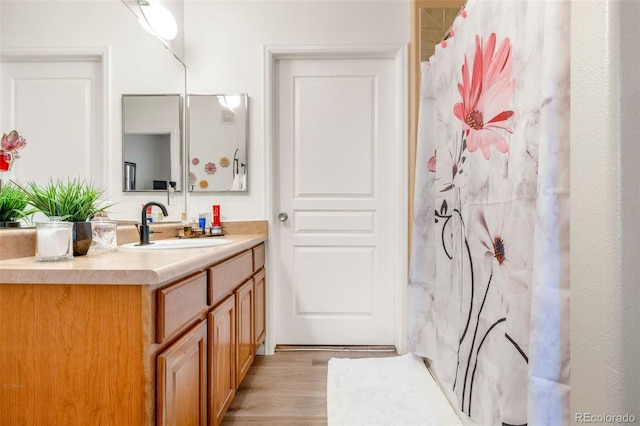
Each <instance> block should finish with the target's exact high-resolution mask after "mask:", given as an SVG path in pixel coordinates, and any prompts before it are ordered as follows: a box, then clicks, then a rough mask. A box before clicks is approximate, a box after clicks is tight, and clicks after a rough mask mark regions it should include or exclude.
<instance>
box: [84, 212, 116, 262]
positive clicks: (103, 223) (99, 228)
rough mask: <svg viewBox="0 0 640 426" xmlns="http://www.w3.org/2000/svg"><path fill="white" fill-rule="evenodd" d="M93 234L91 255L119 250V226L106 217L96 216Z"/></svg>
mask: <svg viewBox="0 0 640 426" xmlns="http://www.w3.org/2000/svg"><path fill="white" fill-rule="evenodd" d="M91 234H92V235H91V239H92V240H91V247H90V248H89V254H99V253H108V252H111V251H117V250H118V237H117V224H116V223H115V222H114V221H112V220H109V218H108V217H107V216H106V215H96V216H95V217H94V218H93V219H92V220H91Z"/></svg>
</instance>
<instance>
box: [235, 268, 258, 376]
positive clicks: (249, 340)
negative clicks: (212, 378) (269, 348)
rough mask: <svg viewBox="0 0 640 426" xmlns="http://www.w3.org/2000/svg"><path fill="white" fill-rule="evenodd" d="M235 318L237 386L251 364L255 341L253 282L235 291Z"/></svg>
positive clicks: (246, 283) (250, 281)
mask: <svg viewBox="0 0 640 426" xmlns="http://www.w3.org/2000/svg"><path fill="white" fill-rule="evenodd" d="M236 318H237V321H238V322H237V339H238V351H237V358H236V368H237V375H236V377H237V379H238V385H240V382H242V379H244V376H245V375H246V374H247V371H249V368H251V364H252V363H253V355H254V353H255V352H254V346H255V341H254V337H253V280H252V279H251V280H248V281H247V282H245V283H244V284H243V285H241V286H240V287H238V289H237V290H236Z"/></svg>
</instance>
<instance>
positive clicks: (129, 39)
mask: <svg viewBox="0 0 640 426" xmlns="http://www.w3.org/2000/svg"><path fill="white" fill-rule="evenodd" d="M0 10H1V13H0V42H1V47H2V49H17V48H25V49H43V48H47V49H64V48H81V47H101V48H103V47H108V48H109V57H108V61H109V63H108V66H109V69H108V76H107V86H108V89H107V93H106V107H107V111H106V112H105V121H106V123H105V127H106V131H105V141H106V147H105V154H106V155H104V158H103V161H104V162H105V169H107V171H108V172H107V174H108V176H107V182H108V185H107V190H106V191H105V195H107V196H109V197H110V199H111V200H113V201H119V203H118V204H117V205H116V206H115V207H113V209H112V211H113V213H112V214H111V216H112V217H113V218H116V219H132V220H139V219H138V218H139V216H140V206H141V205H142V204H144V203H145V202H147V201H150V200H152V199H155V200H156V201H162V202H165V203H166V201H167V200H166V196H164V197H163V196H157V197H156V196H152V194H149V193H147V194H138V193H129V194H123V193H122V133H121V132H122V130H121V129H122V127H121V126H122V115H121V111H122V110H121V100H120V98H121V95H122V94H123V93H130V94H143V93H182V92H184V85H185V83H184V76H185V73H184V67H183V66H182V65H181V64H180V63H179V62H178V61H177V60H175V58H174V57H173V54H172V53H171V52H170V51H169V50H167V49H166V48H165V47H164V46H163V45H162V44H161V43H160V42H159V40H158V39H157V38H156V37H154V36H152V35H150V34H148V33H146V32H145V31H144V30H143V29H142V28H141V27H140V25H139V24H138V22H137V19H136V17H135V16H134V15H133V14H132V13H131V11H130V10H129V9H128V8H127V7H126V6H125V5H124V4H122V3H121V2H120V1H119V0H95V1H64V0H62V1H47V0H45V1H31V0H30V1H23V0H17V1H14V0H2V1H1V2H0ZM0 125H2V129H4V128H5V126H9V123H6V124H5V123H0ZM1 131H5V130H1ZM25 136H26V137H27V143H29V135H25ZM32 142H33V141H32ZM34 145H35V144H32V145H31V146H34ZM29 148H30V146H29V145H27V147H26V148H25V149H23V150H22V153H21V154H22V158H21V159H20V161H29V155H30V153H29ZM99 155H100V156H102V153H99ZM60 177H61V178H64V176H60ZM180 204H182V203H180ZM182 210H183V206H182V205H178V206H173V207H170V208H169V212H170V216H171V218H172V219H175V220H179V219H180V212H181V211H182Z"/></svg>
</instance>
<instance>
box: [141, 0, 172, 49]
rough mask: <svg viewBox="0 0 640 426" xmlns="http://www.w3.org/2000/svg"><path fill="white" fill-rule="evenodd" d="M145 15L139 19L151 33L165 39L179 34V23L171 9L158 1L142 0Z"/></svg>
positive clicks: (170, 38) (142, 9) (143, 26)
mask: <svg viewBox="0 0 640 426" xmlns="http://www.w3.org/2000/svg"><path fill="white" fill-rule="evenodd" d="M138 4H139V5H140V10H141V11H142V15H143V17H142V18H140V19H139V20H138V21H139V22H140V25H142V28H144V29H145V31H147V32H148V33H150V34H154V35H157V36H158V37H160V38H163V39H165V40H173V39H174V38H176V35H178V23H177V22H176V18H174V16H173V14H172V13H171V11H169V9H167V8H166V7H164V6H163V5H161V4H158V3H150V2H149V1H140V2H138Z"/></svg>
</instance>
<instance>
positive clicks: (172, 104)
mask: <svg viewBox="0 0 640 426" xmlns="http://www.w3.org/2000/svg"><path fill="white" fill-rule="evenodd" d="M181 117H182V98H181V96H180V95H122V131H123V135H122V141H123V144H122V161H123V181H122V182H123V186H122V190H123V191H125V192H130V191H154V190H163V191H166V190H167V189H168V188H169V185H170V186H171V187H173V188H174V189H175V190H176V191H180V190H181V189H182V155H181V152H182V143H181V142H182V137H181V135H182V133H181Z"/></svg>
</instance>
